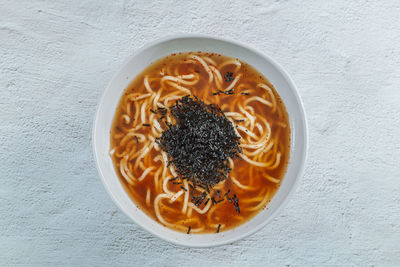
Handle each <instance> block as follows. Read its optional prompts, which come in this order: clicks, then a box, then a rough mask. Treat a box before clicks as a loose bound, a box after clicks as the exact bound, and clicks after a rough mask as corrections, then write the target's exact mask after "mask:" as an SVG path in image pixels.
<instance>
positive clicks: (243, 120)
mask: <svg viewBox="0 0 400 267" xmlns="http://www.w3.org/2000/svg"><path fill="white" fill-rule="evenodd" d="M235 121H236V122H243V121H245V120H235Z"/></svg>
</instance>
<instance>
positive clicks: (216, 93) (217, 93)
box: [212, 91, 221, 95]
mask: <svg viewBox="0 0 400 267" xmlns="http://www.w3.org/2000/svg"><path fill="white" fill-rule="evenodd" d="M220 93H221V92H219V91H218V92H215V93H212V95H219V94H220Z"/></svg>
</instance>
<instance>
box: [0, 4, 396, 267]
mask: <svg viewBox="0 0 400 267" xmlns="http://www.w3.org/2000/svg"><path fill="white" fill-rule="evenodd" d="M249 2H251V3H249ZM322 2H323V1H317V0H315V1H293V0H290V1H261V0H260V1H247V0H242V1H235V2H233V1H218V3H213V1H202V0H191V1H182V0H180V1H172V0H171V1H161V0H159V1H135V2H133V1H122V0H115V1H106V0H103V1H99V0H91V1H81V0H74V1H64V3H63V2H62V1H53V0H42V1H36V0H35V1H32V0H29V1H25V0H22V1H15V0H0V148H1V152H0V182H1V183H0V184H1V185H0V265H18V264H22V265H52V266H53V265H70V266H71V265H85V266H110V265H111V266H113V265H137V266H142V265H147V266H163V265H168V266H171V265H192V266H224V265H242V266H265V265H274V266H282V265H291V266H304V265H315V266H321V265H374V266H383V265H393V266H394V265H400V2H399V1H397V0H387V1H361V0H357V1H345V0H336V1H324V2H325V4H322ZM188 32H191V33H205V34H211V35H216V36H222V37H226V38H232V39H236V40H239V41H242V42H245V43H248V44H249V45H251V46H253V47H255V48H257V49H259V50H260V51H263V52H265V53H267V54H269V55H271V56H272V57H273V58H275V59H276V60H277V61H278V62H279V63H281V64H282V65H283V66H284V67H285V68H286V69H287V70H288V71H289V73H290V74H291V75H292V76H293V78H294V80H295V82H296V83H297V85H298V88H299V91H300V94H301V96H302V98H303V100H304V104H305V108H306V112H307V114H308V122H309V133H310V148H309V160H308V162H307V166H306V171H305V175H304V177H303V179H302V180H301V182H300V186H299V188H298V190H297V191H296V193H295V194H294V195H293V199H292V200H291V201H290V203H289V204H288V206H287V207H286V208H285V209H284V211H283V212H282V213H281V214H280V216H278V217H277V218H276V219H275V220H274V221H273V222H272V223H271V224H269V225H268V226H267V227H265V228H264V229H263V230H261V231H260V232H258V233H256V234H254V235H252V236H250V237H248V238H246V239H244V240H242V241H239V242H236V243H234V244H231V245H226V246H222V247H218V248H212V249H190V248H182V247H177V246H174V245H171V244H169V243H166V242H164V241H162V240H160V239H158V238H156V237H153V236H151V235H150V234H148V233H147V232H145V231H144V230H142V229H140V228H139V227H138V226H136V225H135V224H134V223H132V222H131V221H130V220H129V219H128V217H127V216H125V215H124V214H123V213H122V212H121V211H119V210H118V209H117V207H116V206H115V205H114V203H113V202H112V201H111V199H110V198H109V197H108V195H107V193H106V191H105V189H104V188H103V185H102V184H101V182H100V179H99V177H98V174H97V171H96V168H95V164H94V160H93V157H92V149H91V125H92V119H93V116H94V112H95V108H96V103H97V101H98V100H99V98H100V96H101V94H102V91H103V89H104V88H105V86H106V84H107V83H108V81H109V80H110V79H111V77H112V75H113V74H114V73H115V72H116V71H117V69H118V68H119V67H120V66H121V63H122V62H123V60H124V59H125V58H126V57H127V56H128V55H130V54H131V53H132V52H133V51H134V50H135V49H137V48H139V47H140V46H142V45H144V44H145V43H147V42H149V41H151V40H154V39H157V38H159V37H162V36H165V35H167V34H172V33H188Z"/></svg>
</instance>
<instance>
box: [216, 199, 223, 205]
mask: <svg viewBox="0 0 400 267" xmlns="http://www.w3.org/2000/svg"><path fill="white" fill-rule="evenodd" d="M222 201H224V199H220V200H218V201H215V204H218V203H221V202H222Z"/></svg>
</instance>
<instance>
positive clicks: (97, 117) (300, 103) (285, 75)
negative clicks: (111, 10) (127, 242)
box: [91, 33, 309, 248]
mask: <svg viewBox="0 0 400 267" xmlns="http://www.w3.org/2000/svg"><path fill="white" fill-rule="evenodd" d="M187 38H199V39H211V40H216V41H222V42H227V43H231V44H233V45H236V46H239V47H242V48H244V49H247V50H249V51H250V52H252V53H254V54H256V55H258V56H260V57H261V58H263V59H264V60H266V61H268V62H269V63H270V64H271V65H272V66H273V67H274V68H276V70H277V71H278V72H279V73H280V74H281V75H282V76H283V78H284V79H285V80H286V82H287V83H288V84H289V85H290V87H291V91H292V93H293V95H294V97H295V99H296V102H297V103H298V106H299V107H298V108H299V110H300V114H299V119H300V120H301V124H302V125H303V128H304V131H303V135H304V139H303V145H302V155H301V157H300V159H299V161H300V162H299V169H298V172H297V174H296V177H295V180H294V182H293V184H292V186H291V187H290V189H289V190H288V193H287V195H286V196H285V197H284V199H283V201H282V203H281V204H280V205H279V206H278V207H277V208H276V210H275V211H274V212H272V213H270V215H269V216H268V218H266V219H265V220H264V221H262V222H261V223H260V224H258V225H256V226H255V227H253V228H252V229H250V230H248V231H246V232H244V233H241V234H238V235H236V236H233V237H231V238H229V239H223V240H217V241H213V242H212V243H209V244H193V243H190V242H188V241H185V240H177V239H173V238H167V237H165V236H164V235H162V234H160V233H159V232H157V231H155V230H153V229H152V227H149V226H147V225H145V224H144V223H141V222H138V221H137V220H136V219H135V218H134V216H133V215H131V214H129V213H128V212H127V211H126V210H125V209H124V208H123V207H122V206H121V205H120V203H119V201H118V200H117V199H116V197H115V196H114V193H113V192H111V189H110V188H109V187H108V186H107V184H106V182H105V175H103V172H102V170H101V169H100V163H99V158H98V152H97V148H96V139H97V138H96V125H97V123H98V121H99V120H100V106H101V103H103V102H104V99H105V95H106V92H107V91H108V90H109V88H110V87H111V85H112V83H113V82H114V80H116V78H117V77H118V75H119V73H120V72H121V71H122V69H123V68H124V67H125V66H126V65H127V64H128V62H130V61H131V60H132V59H133V58H134V57H136V56H137V55H139V54H140V53H142V52H143V51H144V50H146V49H148V48H150V47H152V46H155V45H158V44H161V43H164V42H167V41H171V40H175V39H187ZM91 137H92V142H91V143H92V153H93V155H94V159H95V165H96V169H97V172H98V174H99V175H100V178H101V182H102V183H103V186H104V187H105V189H106V191H107V193H108V195H109V196H110V197H111V199H112V200H113V202H114V203H115V204H116V205H117V207H118V208H119V209H120V210H121V211H122V212H123V213H125V214H126V215H127V216H128V217H129V218H130V219H131V220H132V221H133V222H134V223H135V224H136V225H138V226H139V227H141V228H142V229H144V230H146V231H147V232H149V233H151V234H153V235H154V236H156V237H158V238H161V239H163V240H165V241H167V242H170V243H173V244H175V245H179V246H184V247H193V248H210V247H217V246H222V245H226V244H230V243H233V242H235V241H238V240H241V239H243V238H245V237H248V236H250V235H253V234H254V233H256V232H258V231H259V230H260V229H262V228H264V227H265V226H266V225H267V224H268V223H269V222H270V221H271V220H272V219H274V218H275V217H276V216H277V215H278V214H279V213H280V212H281V211H282V209H283V208H284V207H285V206H286V205H287V203H288V201H289V199H290V198H291V197H292V195H293V193H294V192H295V191H296V189H297V187H298V185H299V181H300V178H301V177H303V175H304V169H305V165H306V162H307V157H308V141H309V140H308V139H309V136H308V124H307V117H306V113H305V109H304V104H303V101H302V100H301V97H300V95H299V92H298V89H297V86H296V84H295V83H294V81H293V79H292V78H291V77H290V75H289V74H288V73H287V72H286V70H285V69H284V68H283V67H282V66H281V65H279V64H278V63H277V62H276V61H275V60H274V59H272V58H271V57H270V56H269V55H267V54H265V53H263V52H260V51H258V50H257V49H255V48H252V47H250V46H248V45H247V44H244V43H242V42H240V41H236V40H232V39H227V38H223V37H215V36H211V35H206V34H193V33H181V34H171V35H167V36H164V37H161V38H158V39H155V40H153V41H150V42H148V43H145V44H144V45H143V46H141V47H140V48H139V49H136V50H135V51H134V52H133V53H132V54H131V55H130V56H128V57H127V58H126V59H125V60H124V61H123V62H122V64H121V65H119V68H118V70H117V71H116V72H115V73H114V74H113V75H112V78H111V79H110V81H109V82H108V83H107V86H106V87H105V89H104V90H103V93H102V95H101V97H100V98H99V99H98V101H97V105H96V111H95V117H94V120H93V124H92V135H91ZM289 164H290V163H289ZM250 220H251V219H250Z"/></svg>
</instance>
